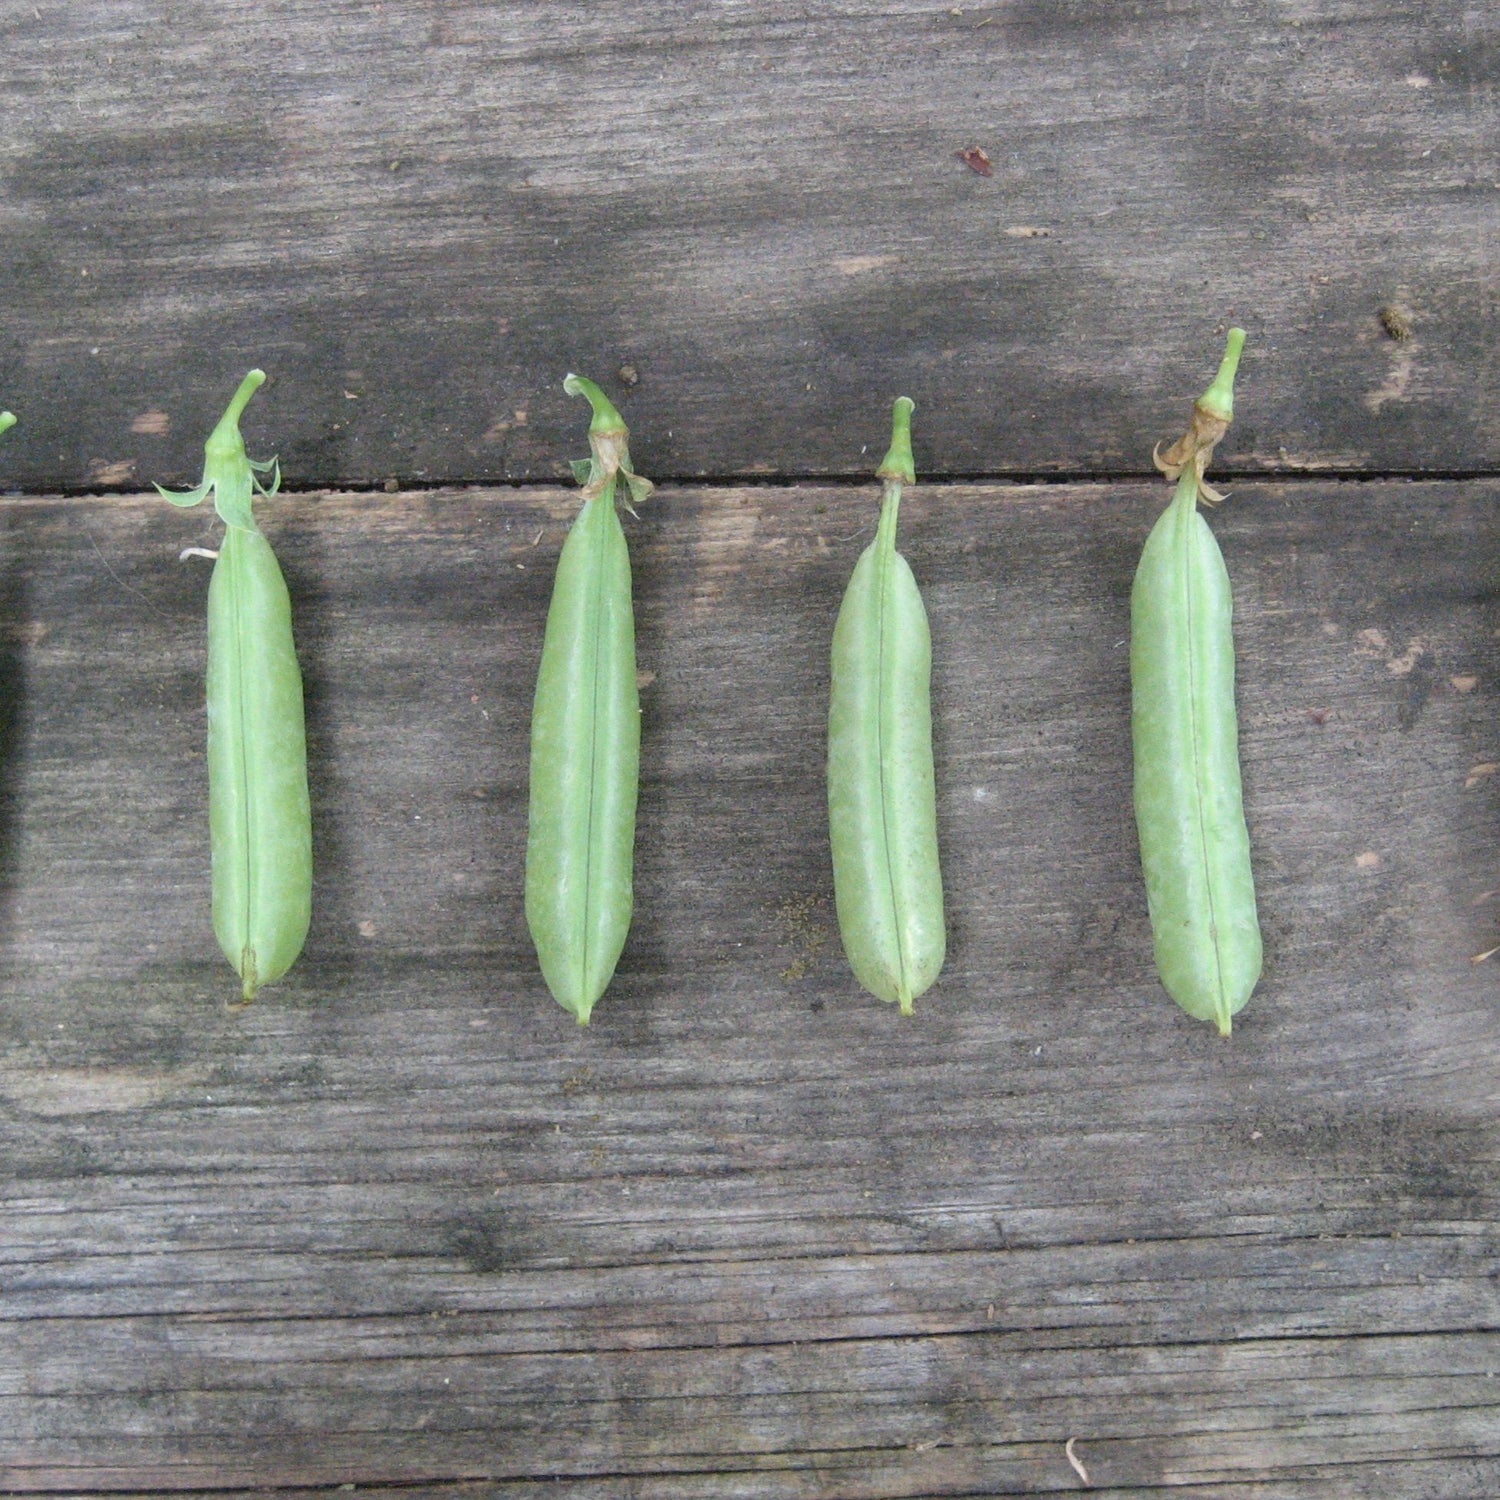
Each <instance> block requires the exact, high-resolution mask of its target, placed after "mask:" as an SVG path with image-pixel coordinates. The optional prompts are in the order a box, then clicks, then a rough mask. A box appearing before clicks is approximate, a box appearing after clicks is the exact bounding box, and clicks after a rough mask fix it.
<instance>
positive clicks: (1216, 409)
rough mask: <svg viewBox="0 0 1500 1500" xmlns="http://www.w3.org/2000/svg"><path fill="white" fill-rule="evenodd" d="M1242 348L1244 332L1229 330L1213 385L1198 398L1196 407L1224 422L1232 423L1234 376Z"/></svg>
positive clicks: (1240, 329)
mask: <svg viewBox="0 0 1500 1500" xmlns="http://www.w3.org/2000/svg"><path fill="white" fill-rule="evenodd" d="M1244 347H1245V330H1244V329H1243V328H1231V329H1230V330H1229V340H1228V342H1227V343H1226V344H1225V346H1224V359H1223V362H1222V363H1221V364H1220V365H1219V373H1218V374H1217V375H1215V376H1214V383H1213V384H1212V385H1211V386H1209V388H1208V389H1207V390H1206V391H1204V393H1203V394H1202V395H1201V396H1200V397H1199V398H1198V405H1199V406H1201V407H1202V408H1203V409H1204V411H1206V412H1207V413H1208V414H1209V415H1210V416H1213V417H1218V418H1219V419H1220V420H1221V421H1224V422H1232V421H1234V375H1235V371H1236V370H1238V369H1239V367H1240V351H1241V350H1242V349H1244Z"/></svg>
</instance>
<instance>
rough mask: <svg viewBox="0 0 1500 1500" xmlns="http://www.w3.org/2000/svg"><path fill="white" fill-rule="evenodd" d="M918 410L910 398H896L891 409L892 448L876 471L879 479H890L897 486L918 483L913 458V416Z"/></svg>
mask: <svg viewBox="0 0 1500 1500" xmlns="http://www.w3.org/2000/svg"><path fill="white" fill-rule="evenodd" d="M916 409H917V404H916V402H915V401H913V400H912V399H911V397H910V396H897V397H896V404H895V405H894V406H893V407H892V409H891V446H890V449H889V451H888V452H887V453H886V455H885V458H884V459H883V460H882V461H881V465H880V467H879V468H878V469H876V471H875V477H876V478H877V479H890V480H894V481H895V482H896V483H897V484H915V483H916V482H917V470H916V464H915V462H914V461H913V459H912V456H911V414H912V413H913V412H914V411H915V410H916Z"/></svg>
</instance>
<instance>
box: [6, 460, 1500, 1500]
mask: <svg viewBox="0 0 1500 1500" xmlns="http://www.w3.org/2000/svg"><path fill="white" fill-rule="evenodd" d="M1165 497H1166V490H1165V487H1164V486H1161V485H1152V486H1149V487H1148V486H1104V485H1097V486H1074V485H1059V486H1035V487H1010V488H1004V487H981V486H973V487H951V488H944V487H939V486H922V487H919V488H918V489H916V490H915V491H913V492H912V494H911V496H910V498H909V499H908V501H907V502H906V504H905V505H904V507H903V540H904V547H905V550H906V552H907V553H908V555H909V557H910V558H911V561H912V564H913V567H914V569H915V571H916V574H917V576H918V578H919V580H921V582H922V584H923V586H924V588H925V590H926V594H927V598H928V602H929V607H930V611H931V615H932V622H933V633H934V639H935V646H936V652H937V663H938V666H937V676H936V713H937V723H938V726H939V727H938V775H939V784H940V789H941V818H942V832H943V838H944V849H945V867H946V877H947V885H948V891H949V912H950V922H951V929H952V938H951V950H950V951H951V958H950V963H949V967H948V969H947V971H946V972H945V974H944V976H943V978H942V979H941V980H940V982H939V984H938V985H937V987H936V988H935V989H934V990H933V991H932V992H931V994H930V995H929V996H928V997H927V998H926V999H925V1000H924V1001H923V1002H922V1003H921V1004H920V1007H919V1014H918V1015H917V1016H916V1017H915V1018H913V1019H911V1020H909V1021H903V1020H902V1019H901V1018H900V1017H899V1016H897V1015H896V1014H895V1013H894V1012H893V1011H891V1010H890V1009H889V1008H887V1007H884V1006H882V1005H880V1004H879V1003H877V1002H875V1001H873V1000H871V999H869V998H868V997H863V996H861V995H860V994H859V993H858V991H857V989H856V986H855V985H854V983H853V981H852V979H851V978H850V977H849V975H848V974H847V972H846V970H845V968H844V966H843V963H842V960H841V955H840V953H839V947H838V939H837V935H836V933H835V931H834V929H833V925H832V921H831V912H830V901H829V872H828V853H827V845H826V834H825V831H824V826H825V816H824V806H823V787H822V779H821V756H822V718H823V714H824V711H825V694H826V652H827V647H828V637H829V631H830V628H831V622H832V618H833V612H834V609H835V607H836V604H837V600H838V597H839V593H840V591H841V589H842V586H843V582H844V580H845V578H846V577H847V574H848V572H849V569H850V567H851V566H852V564H853V560H854V557H855V555H856V553H857V551H858V549H859V547H860V546H861V545H862V544H863V542H864V540H865V539H866V538H867V537H868V535H869V531H870V527H871V523H872V521H873V515H874V497H873V493H872V491H871V489H870V488H869V487H863V488H859V489H855V488H810V487H796V488H787V489H769V488H762V489H739V490H732V489H731V490H723V489H719V490H711V489H693V488H673V487H668V488H666V489H665V490H664V491H663V492H662V493H661V495H660V496H659V498H658V499H657V500H656V501H654V502H653V503H652V504H651V505H650V506H649V507H648V508H647V509H646V511H645V512H644V514H643V516H642V519H641V520H640V521H639V522H632V523H630V527H629V530H630V536H631V543H632V548H633V551H634V555H635V559H636V581H637V592H638V613H639V619H640V649H641V667H642V670H643V671H644V672H646V673H648V674H651V675H650V677H649V678H648V680H647V686H646V687H645V689H644V694H643V702H644V705H645V714H646V718H645V747H644V754H643V769H644V786H643V799H642V808H641V836H640V849H639V861H638V868H639V881H638V918H637V922H636V926H635V930H634V933H633V935H632V938H631V941H630V944H629V946H628V948H627V950H626V954H625V957H624V960H623V963H622V965H621V969H620V973H619V975H618V978H617V980H616V983H615V985H614V987H613V988H612V990H611V991H610V993H609V994H608V995H607V996H606V998H605V1000H604V1001H603V1002H602V1003H601V1005H600V1007H599V1009H598V1011H597V1013H596V1020H595V1023H594V1024H593V1025H592V1026H591V1027H590V1028H588V1029H587V1030H582V1029H580V1028H579V1027H577V1026H576V1025H574V1024H573V1023H572V1022H571V1020H570V1019H569V1018H568V1017H567V1016H566V1015H565V1014H564V1013H563V1012H562V1011H561V1010H560V1009H559V1008H558V1007H557V1006H556V1005H555V1004H554V1003H553V1002H552V1001H551V1000H550V998H549V997H548V996H547V994H546V993H545V990H544V989H543V987H542V984H541V982H540V980H539V978H538V977H537V975H536V972H535V968H534V963H533V959H532V956H531V954H530V951H529V947H528V944H527V940H526V936H525V930H524V926H523V922H522V915H521V858H522V841H523V835H524V824H525V758H526V735H527V711H528V705H529V697H530V691H531V681H532V675H533V672H534V670H535V665H536V659H537V654H538V649H539V645H540V635H541V628H542V621H543V613H544V609H545V602H546V597H547V592H548V587H549V584H550V578H551V571H552V566H553V563H554V560H555V557H556V553H557V549H558V546H559V543H560V540H561V536H562V532H563V529H564V526H565V524H566V522H567V520H568V519H569V518H570V517H571V515H572V514H573V513H574V511H575V509H576V504H577V501H576V496H575V495H574V494H570V493H566V492H562V491H555V490H545V489H530V490H524V491H519V492H517V491H483V490H469V491H463V490H448V491H430V492H425V493H421V494H401V495H395V496H372V495H348V494H327V493H325V494H309V495H301V496H293V497H287V498H285V499H283V500H281V501H278V502H275V503H271V504H267V505H266V506H264V507H263V509H264V513H265V524H266V526H267V529H268V531H269V532H270V533H271V534H272V535H273V537H274V539H275V541H276V544H277V546H278V548H279V549H280V551H281V554H282V556H283V559H284V562H285V565H286V568H287V572H288V574H289V577H290V581H291V586H292V590H293V594H294V600H295V607H296V614H297V620H298V626H299V632H300V645H301V649H302V654H303V659H304V665H305V671H306V677H307V684H308V691H309V707H310V715H311V728H312V745H313V783H314V803H315V816H316V820H317V866H318V888H317V910H316V916H315V921H314V928H313V932H312V936H311V939H310V941H309V945H308V949H307V953H306V955H305V958H304V960H303V962H302V963H301V964H300V965H299V967H298V968H297V969H296V970H295V971H294V972H293V974H292V975H291V976H290V977H289V979H288V980H287V981H286V982H285V983H284V984H282V985H280V986H278V987H276V988H275V989H273V990H270V991H267V992H266V994H265V996H264V1003H261V1004H257V1005H256V1006H254V1007H252V1008H251V1009H250V1010H249V1011H247V1012H243V1013H236V1014H231V1013H228V1012H226V1011H225V1009H224V1001H225V1000H226V999H227V998H229V997H230V996H231V995H232V993H233V985H232V982H231V981H232V976H231V975H230V972H229V970H228V968H227V966H226V965H225V964H224V963H223V962H222V960H221V959H220V957H219V955H218V953H217V951H216V949H215V948H214V945H213V940H212V936H211V933H210V930H209V925H208V919H207V889H206V880H207V867H208V861H207V850H206V846H205V828H204V823H205V813H204V789H203V766H202V746H201V740H202V735H203V727H204V726H203V714H202V707H201V670H202V605H203V596H204V589H205V586H206V565H205V564H203V563H201V562H199V561H189V562H186V563H179V562H178V561H177V552H178V549H179V548H180V547H182V546H183V545H186V544H188V543H190V542H193V541H202V540H205V539H207V537H208V535H209V533H210V528H209V527H208V524H207V523H206V522H205V521H203V520H202V519H200V518H199V517H198V516H196V515H185V514H183V513H181V512H176V511H173V510H171V509H170V508H169V507H167V506H166V505H165V504H163V503H162V502H161V501H159V500H157V499H155V498H154V497H149V498H142V497H136V496H131V497H124V498H117V499H105V500H78V501H59V500H56V499H46V498H39V499H30V500H18V501H11V502H6V503H4V504H3V505H0V557H3V558H4V563H3V566H0V611H3V625H4V632H3V638H0V639H3V651H0V688H3V701H4V702H5V703H6V704H7V705H8V707H7V712H6V721H5V724H4V726H3V728H4V734H3V741H0V745H3V755H4V759H3V766H4V772H3V775H4V781H3V791H4V796H3V798H0V810H3V819H0V850H3V852H4V853H3V857H4V864H3V871H0V873H3V886H0V890H3V904H0V1039H3V1051H0V1143H3V1150H4V1155H5V1167H4V1170H3V1172H0V1194H3V1202H0V1351H3V1357H0V1490H3V1492H4V1493H7V1494H26V1493H47V1494H95V1493H99V1492H103V1491H109V1492H121V1493H135V1494H138V1495H161V1494H164V1493H176V1492H184V1493H189V1494H196V1495H200V1496H207V1495H215V1496H222V1495H226V1494H227V1493H229V1492H231V1491H238V1492H244V1491H247V1490H248V1491H249V1492H251V1493H256V1494H262V1493H264V1494H270V1493H276V1494H280V1495H308V1494H311V1493H314V1492H316V1491H315V1487H316V1486H320V1485H321V1486H329V1485H337V1484H357V1485H360V1486H364V1485H373V1484H385V1485H388V1486H392V1487H394V1491H395V1492H396V1493H409V1494H412V1495H424V1496H425V1495H432V1496H442V1497H447V1500H453V1497H457V1496H459V1495H464V1496H472V1495H496V1496H506V1497H521V1496H525V1497H533V1496H534V1497H538V1500H540V1497H541V1496H544V1495H545V1496H549V1497H550V1496H558V1495H563V1496H571V1497H575V1500H605V1497H610V1500H613V1497H616V1496H630V1497H639V1500H669V1497H670V1500H705V1497H721V1496H725V1497H728V1496H732V1497H745V1500H783V1497H797V1500H801V1497H806V1496H823V1497H838V1500H863V1497H871V1500H876V1497H917V1496H934V1495H954V1496H957V1495H965V1496H980V1495H1005V1494H1048V1493H1054V1492H1072V1491H1076V1490H1078V1489H1079V1488H1080V1487H1081V1485H1080V1481H1079V1479H1078V1478H1077V1476H1076V1475H1075V1474H1074V1472H1073V1470H1072V1469H1071V1468H1070V1467H1069V1465H1068V1463H1067V1461H1066V1458H1065V1456H1064V1451H1063V1445H1064V1443H1065V1442H1066V1441H1067V1440H1068V1439H1069V1438H1076V1439H1077V1440H1078V1444H1077V1449H1076V1451H1077V1453H1078V1455H1079V1457H1080V1458H1081V1459H1082V1460H1083V1461H1084V1463H1085V1465H1086V1466H1087V1468H1088V1469H1089V1472H1090V1474H1091V1476H1092V1478H1093V1480H1094V1482H1095V1485H1096V1487H1097V1490H1098V1492H1099V1493H1100V1494H1104V1495H1119V1496H1124V1495H1127V1494H1128V1495H1131V1496H1150V1497H1165V1496H1167V1495H1168V1494H1171V1495H1184V1496H1186V1495H1191V1496H1200V1497H1210V1496H1212V1497H1217V1496H1229V1495H1235V1496H1241V1495H1245V1496H1249V1495H1254V1496H1257V1497H1272V1496H1274V1497H1297V1500H1313V1497H1317V1500H1329V1497H1369V1500H1393V1497H1402V1500H1406V1497H1414V1496H1424V1497H1432V1500H1486V1497H1491V1500H1492V1497H1493V1496H1494V1495H1495V1494H1496V1493H1500V1339H1497V1335H1496V1332H1495V1330H1496V1328H1497V1326H1500V1241H1497V1236H1496V1227H1497V1225H1496V1221H1497V1214H1500V1189H1497V1185H1496V1184H1497V1170H1496V1169H1497V1158H1500V1127H1497V1123H1496V1095H1497V1085H1496V1077H1497V1068H1500V1025H1497V1021H1500V1014H1497V1012H1500V1002H1497V1000H1496V989H1495V986H1496V982H1497V975H1500V971H1497V970H1496V969H1495V967H1494V962H1491V963H1489V964H1477V965H1476V964H1474V963H1472V962H1471V958H1472V957H1473V956H1474V955H1476V954H1478V953H1480V952H1482V951H1483V950H1485V949H1487V948H1489V947H1491V946H1493V945H1494V944H1495V943H1496V942H1500V897H1497V896H1496V895H1495V890H1496V887H1500V858H1497V854H1496V850H1497V848H1500V774H1497V773H1495V765H1496V763H1500V725H1497V716H1496V703H1497V701H1500V696H1497V695H1500V596H1497V589H1496V583H1497V580H1496V576H1495V565H1494V557H1495V555H1496V541H1497V538H1496V520H1495V517H1496V504H1497V501H1500V486H1497V485H1496V484H1494V483H1488V482H1469V483H1465V484H1450V483H1436V482H1433V483H1421V484H1370V483H1360V484H1354V483H1348V484H1334V483H1329V482H1318V483H1314V482H1311V481H1302V482H1295V483H1276V484H1270V483H1267V484H1246V485H1243V486H1241V487H1239V488H1238V489H1237V491H1236V493H1235V494H1234V496H1233V498H1232V499H1231V501H1230V503H1229V504H1228V505H1226V506H1225V507H1223V508H1222V509H1220V510H1219V511H1218V512H1216V513H1215V516H1214V525H1215V527H1216V530H1217V531H1218V533H1219V535H1220V537H1221V538H1222V541H1223V545H1224V549H1225V552H1226V555H1227V558H1228V561H1229V566H1230V570H1231V573H1232V575H1233V578H1234V580H1235V586H1236V595H1237V600H1238V604H1239V626H1238V629H1239V642H1240V648H1241V650H1240V655H1241V694H1240V700H1241V713H1242V723H1243V749H1244V759H1245V771H1246V787H1247V804H1248V811H1249V819H1250V823H1251V828H1252V833H1253V837H1254V844H1255V856H1256V867H1257V872H1258V877H1259V882H1260V894H1261V906H1262V915H1263V921H1264V926H1265V931H1266V937H1267V972H1266V977H1265V979H1264V981H1263V982H1262V985H1261V988H1260V991H1259V992H1258V994H1257V995H1256V996H1255V998H1254V999H1253V1000H1252V1002H1251V1005H1250V1007H1249V1009H1248V1010H1247V1011H1246V1012H1245V1013H1244V1015H1243V1016H1242V1017H1241V1018H1240V1024H1239V1025H1237V1028H1236V1033H1235V1036H1234V1038H1233V1039H1232V1040H1231V1041H1230V1042H1228V1043H1225V1042H1222V1041H1220V1040H1219V1039H1218V1038H1217V1037H1216V1036H1215V1035H1213V1034H1212V1032H1211V1030H1210V1029H1209V1028H1207V1027H1204V1026H1201V1025H1198V1024H1196V1023H1193V1022H1191V1021H1189V1020H1188V1019H1187V1018H1186V1017H1184V1016H1183V1015H1182V1014H1180V1013H1179V1012H1178V1011H1177V1009H1176V1008H1175V1007H1174V1006H1173V1005H1172V1004H1171V1002H1170V1001H1169V1000H1168V999H1167V998H1166V996H1165V995H1164V993H1163V992H1162V991H1161V990H1160V988H1159V986H1158V984H1157V982H1156V980H1155V978H1154V975H1153V972H1152V969H1151V961H1150V953H1149V935H1148V931H1147V924H1146V919H1145V912H1144V902H1143V898H1142V894H1141V890H1140V884H1139V878H1138V872H1137V864H1136V851H1135V845H1134V840H1133V833H1132V827H1131V821H1130V812H1129V783H1130V770H1129V743H1128V685H1127V680H1126V649H1125V635H1126V621H1127V593H1128V586H1129V580H1130V575H1131V571H1132V568H1133V564H1134V559H1135V556H1136V554H1137V552H1138V550H1139V547H1140V544H1141V542H1142V540H1143V539H1144V536H1145V533H1146V530H1147V528H1148V526H1149V524H1150V522H1151V520H1152V518H1153V517H1154V515H1155V514H1156V512H1157V510H1158V508H1159V506H1160V505H1161V504H1162V503H1163V502H1164V500H1165ZM1497 961H1500V960H1497ZM485 1476H489V1477H488V1478H486V1477H485Z"/></svg>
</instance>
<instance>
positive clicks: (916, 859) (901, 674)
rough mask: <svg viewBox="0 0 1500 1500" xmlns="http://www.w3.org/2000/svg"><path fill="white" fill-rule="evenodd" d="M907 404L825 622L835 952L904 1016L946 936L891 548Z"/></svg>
mask: <svg viewBox="0 0 1500 1500" xmlns="http://www.w3.org/2000/svg"><path fill="white" fill-rule="evenodd" d="M913 410H914V408H913V405H912V403H911V401H909V400H908V399H907V398H906V397H905V396H902V397H901V398H900V399H899V400H898V401H897V402H896V406H895V414H894V418H893V421H892V435H891V448H890V452H889V453H887V454H886V457H885V461H884V462H883V463H882V464H881V466H880V468H879V469H878V470H877V471H876V472H877V477H879V478H880V479H881V480H883V481H884V485H885V493H884V496H883V498H882V501H881V507H880V525H879V527H878V528H877V530H876V533H875V540H874V541H873V542H872V543H871V544H870V545H869V546H868V547H866V548H865V550H864V552H863V553H862V554H861V555H860V558H859V561H858V562H857V563H856V564H855V567H854V574H853V577H851V578H850V580H849V587H848V589H847V591H846V592H845V594H844V602H843V604H842V605H841V606H840V608H839V615H838V621H837V623H836V624H835V626H834V631H833V661H832V683H831V691H830V695H829V707H828V820H829V843H830V846H831V849H832V853H833V890H834V900H835V904H836V906H837V909H838V919H839V932H840V933H841V935H842V936H843V940H844V952H845V954H846V955H847V956H848V959H849V966H850V968H852V969H853V970H854V974H855V977H856V978H857V979H858V980H859V982H860V983H861V984H862V985H864V987H865V988H866V989H867V990H869V991H870V993H871V994H872V995H875V996H877V997H878V998H879V999H881V1000H885V1001H889V1002H890V1003H891V1004H894V1005H899V1006H900V1008H901V1012H902V1014H903V1015H910V1014H911V1010H912V1002H913V1001H914V1000H915V999H916V998H917V996H919V995H921V994H922V993H923V992H924V991H926V990H927V989H928V988H929V987H930V986H931V984H932V982H933V981H934V980H935V979H936V978H937V976H938V972H939V970H940V969H941V968H942V967H943V957H944V953H945V951H946V948H947V933H946V928H945V926H944V921H943V877H942V870H941V868H940V867H939V863H938V839H937V797H936V792H935V785H934V778H933V769H932V710H931V706H930V702H929V691H930V682H931V677H932V639H931V636H930V634H929V632H928V628H927V611H926V610H925V609H924V608H923V606H922V595H921V593H920V592H919V591H918V589H917V583H916V580H915V579H914V578H913V577H912V571H911V568H910V567H909V566H908V564H907V561H906V559H905V558H904V557H902V555H901V554H900V553H899V552H898V551H897V550H896V518H897V514H898V512H899V510H900V506H901V487H902V485H903V484H914V483H915V482H916V474H915V470H914V465H913V463H912V456H911V414H912V411H913Z"/></svg>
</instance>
